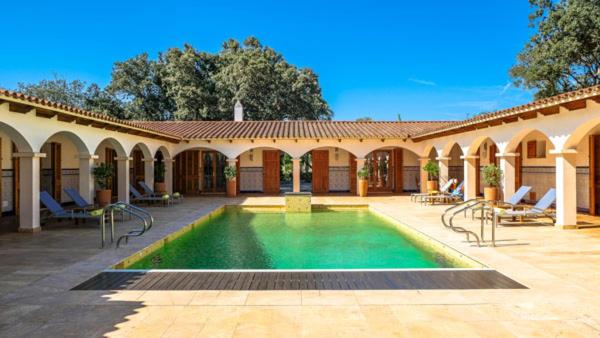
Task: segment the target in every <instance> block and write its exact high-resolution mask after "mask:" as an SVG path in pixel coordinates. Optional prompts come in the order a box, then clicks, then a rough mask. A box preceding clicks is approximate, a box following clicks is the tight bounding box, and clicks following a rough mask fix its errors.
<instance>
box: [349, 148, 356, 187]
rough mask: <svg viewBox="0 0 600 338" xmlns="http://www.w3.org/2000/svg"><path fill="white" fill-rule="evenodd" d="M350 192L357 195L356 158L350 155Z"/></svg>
mask: <svg viewBox="0 0 600 338" xmlns="http://www.w3.org/2000/svg"><path fill="white" fill-rule="evenodd" d="M349 166H350V173H349V175H350V192H351V193H352V194H356V156H354V155H353V154H350V163H349Z"/></svg>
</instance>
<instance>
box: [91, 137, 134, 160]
mask: <svg viewBox="0 0 600 338" xmlns="http://www.w3.org/2000/svg"><path fill="white" fill-rule="evenodd" d="M102 146H108V147H109V148H112V149H114V150H115V152H116V154H117V156H119V157H125V156H128V154H127V152H126V151H125V147H123V145H122V144H121V143H120V142H119V141H117V140H116V139H115V138H112V137H107V138H105V139H103V140H102V141H100V143H98V145H97V146H96V149H95V150H94V154H96V155H98V151H99V150H100V148H101V147H102Z"/></svg>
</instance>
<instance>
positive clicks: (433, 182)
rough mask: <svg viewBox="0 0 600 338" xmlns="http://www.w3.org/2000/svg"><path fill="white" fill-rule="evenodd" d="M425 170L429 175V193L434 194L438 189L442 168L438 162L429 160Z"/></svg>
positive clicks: (424, 167)
mask: <svg viewBox="0 0 600 338" xmlns="http://www.w3.org/2000/svg"><path fill="white" fill-rule="evenodd" d="M423 170H424V171H425V172H426V173H427V191H428V192H432V191H436V190H437V189H438V181H437V180H438V176H439V174H440V166H439V165H438V164H437V162H435V161H432V160H429V161H428V162H427V163H426V164H425V165H424V166H423Z"/></svg>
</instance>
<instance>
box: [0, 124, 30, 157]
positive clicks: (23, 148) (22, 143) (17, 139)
mask: <svg viewBox="0 0 600 338" xmlns="http://www.w3.org/2000/svg"><path fill="white" fill-rule="evenodd" d="M0 131H1V132H3V133H4V134H6V135H8V137H9V138H10V140H11V141H12V142H13V143H14V144H15V146H16V147H17V151H19V152H33V147H31V144H30V143H29V142H28V141H27V140H26V139H25V137H24V136H23V135H22V134H21V133H20V132H19V131H18V130H17V129H15V128H13V127H11V126H10V125H8V124H6V123H4V122H0Z"/></svg>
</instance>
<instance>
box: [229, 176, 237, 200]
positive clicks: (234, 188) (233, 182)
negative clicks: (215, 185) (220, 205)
mask: <svg viewBox="0 0 600 338" xmlns="http://www.w3.org/2000/svg"><path fill="white" fill-rule="evenodd" d="M236 183H237V182H236V180H235V178H234V179H232V180H229V181H227V197H235V196H236V195H237V184H236Z"/></svg>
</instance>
